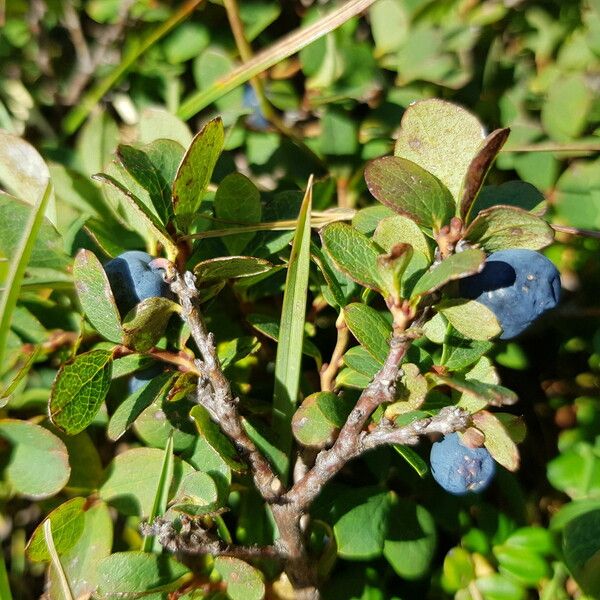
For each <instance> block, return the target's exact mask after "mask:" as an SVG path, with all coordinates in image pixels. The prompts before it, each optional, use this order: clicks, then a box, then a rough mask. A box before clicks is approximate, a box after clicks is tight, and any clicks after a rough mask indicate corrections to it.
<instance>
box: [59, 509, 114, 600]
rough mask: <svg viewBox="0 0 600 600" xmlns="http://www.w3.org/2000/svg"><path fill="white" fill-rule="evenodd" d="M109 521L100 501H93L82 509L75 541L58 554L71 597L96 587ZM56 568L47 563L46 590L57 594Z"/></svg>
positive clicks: (108, 539) (108, 548) (110, 529)
mask: <svg viewBox="0 0 600 600" xmlns="http://www.w3.org/2000/svg"><path fill="white" fill-rule="evenodd" d="M112 539H113V523H112V519H111V516H110V513H109V510H108V507H107V506H106V504H105V503H104V502H101V501H97V502H96V503H95V504H94V505H93V506H91V507H90V508H88V509H87V510H86V511H85V512H84V525H83V531H82V533H81V535H80V536H79V539H78V540H77V542H76V543H75V545H74V546H73V547H72V548H71V549H70V550H67V551H66V552H65V553H64V554H63V555H62V557H61V558H62V565H63V569H64V572H65V575H66V576H67V579H68V581H69V587H70V588H71V590H72V592H73V595H74V596H75V598H81V597H84V596H85V595H86V594H91V593H92V592H94V591H95V590H96V585H97V572H98V564H99V562H100V561H101V560H102V559H103V558H105V557H106V556H108V555H109V554H110V551H111V548H112ZM58 586H59V583H58V577H57V573H56V569H55V568H54V567H52V566H51V567H50V572H49V590H48V591H49V594H50V597H51V598H54V597H57V598H60V597H61V596H59V594H60V592H59V591H58Z"/></svg>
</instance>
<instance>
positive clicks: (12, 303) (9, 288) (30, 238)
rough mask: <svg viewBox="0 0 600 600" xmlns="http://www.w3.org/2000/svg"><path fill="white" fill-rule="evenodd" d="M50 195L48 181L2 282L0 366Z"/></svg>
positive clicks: (50, 190) (0, 300)
mask: <svg viewBox="0 0 600 600" xmlns="http://www.w3.org/2000/svg"><path fill="white" fill-rule="evenodd" d="M51 195H52V184H51V183H50V181H48V184H47V185H46V189H45V190H44V193H43V194H42V195H41V197H40V198H39V199H38V201H37V202H36V203H35V205H34V206H33V209H32V210H31V214H30V215H29V219H28V220H27V224H26V225H25V230H24V231H23V236H22V238H21V241H20V242H19V245H18V246H17V247H16V248H15V252H14V255H13V256H12V257H11V262H10V268H9V271H8V274H7V276H6V280H5V282H4V286H5V289H4V292H3V293H2V297H1V298H0V365H2V364H3V359H4V352H5V350H6V341H7V338H8V333H9V330H10V323H11V320H12V314H13V311H14V310H15V307H16V305H17V299H18V298H19V293H20V291H21V283H22V282H23V277H24V275H25V269H26V268H27V264H28V263H29V258H30V257H31V252H32V251H33V247H34V244H35V240H36V238H37V234H38V232H39V230H40V227H41V226H42V222H43V220H44V212H45V211H46V205H47V204H48V200H49V199H50V196H51Z"/></svg>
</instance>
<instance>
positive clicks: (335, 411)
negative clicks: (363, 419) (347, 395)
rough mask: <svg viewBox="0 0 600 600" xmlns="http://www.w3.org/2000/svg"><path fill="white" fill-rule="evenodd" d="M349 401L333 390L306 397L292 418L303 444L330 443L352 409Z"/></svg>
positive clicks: (321, 444) (297, 436)
mask: <svg viewBox="0 0 600 600" xmlns="http://www.w3.org/2000/svg"><path fill="white" fill-rule="evenodd" d="M352 406H353V402H352V403H349V402H348V401H347V400H345V399H344V398H343V397H341V396H337V395H336V394H334V393H332V392H317V393H315V394H311V395H310V396H308V397H307V398H305V400H304V402H302V404H301V405H300V408H299V409H298V410H297V411H296V413H295V414H294V417H293V418H292V431H293V433H294V437H295V438H296V440H297V441H298V442H299V443H300V444H302V445H303V446H308V447H311V448H324V447H326V446H328V445H330V444H331V443H332V442H333V441H334V440H335V436H336V434H337V433H338V432H339V430H340V429H341V428H342V426H343V425H344V423H345V422H346V418H347V417H348V415H349V414H350V411H351V410H352Z"/></svg>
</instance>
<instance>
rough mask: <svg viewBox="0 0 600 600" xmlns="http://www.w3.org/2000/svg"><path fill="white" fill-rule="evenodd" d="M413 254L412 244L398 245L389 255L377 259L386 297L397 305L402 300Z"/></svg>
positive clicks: (378, 271)
mask: <svg viewBox="0 0 600 600" xmlns="http://www.w3.org/2000/svg"><path fill="white" fill-rule="evenodd" d="M413 254H414V252H413V248H412V246H411V245H410V244H397V245H396V246H394V247H393V248H392V250H391V251H390V253H389V254H382V255H381V256H379V257H378V258H377V273H378V275H379V279H381V281H382V282H383V288H384V289H385V292H386V295H387V296H389V297H391V298H392V299H393V300H394V302H396V303H399V302H400V300H401V299H402V287H403V286H402V282H403V279H404V275H405V273H406V271H407V269H408V267H409V265H410V263H411V261H412V257H413Z"/></svg>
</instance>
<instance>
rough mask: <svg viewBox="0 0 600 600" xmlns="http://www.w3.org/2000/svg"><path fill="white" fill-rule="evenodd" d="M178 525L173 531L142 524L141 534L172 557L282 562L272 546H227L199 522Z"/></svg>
mask: <svg viewBox="0 0 600 600" xmlns="http://www.w3.org/2000/svg"><path fill="white" fill-rule="evenodd" d="M179 521H180V523H179V527H175V525H174V523H173V522H172V521H169V520H167V519H163V518H158V519H155V520H154V521H153V522H152V523H144V524H142V526H141V531H142V533H143V534H144V535H145V536H156V538H157V539H158V541H159V542H160V544H161V546H162V547H163V548H166V549H167V550H169V551H170V552H173V553H182V554H187V555H190V556H194V555H200V554H210V555H212V556H233V557H235V558H240V559H242V560H256V559H261V558H270V559H275V560H282V559H283V557H282V555H281V553H280V552H279V550H278V549H277V548H276V547H275V546H238V545H236V544H226V543H225V542H224V541H223V540H221V539H220V538H219V537H217V536H216V535H215V534H214V533H212V532H211V531H209V530H208V529H206V528H205V527H203V525H202V522H201V521H200V520H198V519H192V518H189V517H187V516H186V515H182V516H181V518H180V520H179Z"/></svg>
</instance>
